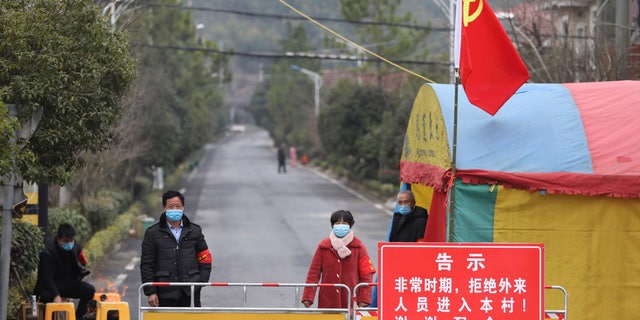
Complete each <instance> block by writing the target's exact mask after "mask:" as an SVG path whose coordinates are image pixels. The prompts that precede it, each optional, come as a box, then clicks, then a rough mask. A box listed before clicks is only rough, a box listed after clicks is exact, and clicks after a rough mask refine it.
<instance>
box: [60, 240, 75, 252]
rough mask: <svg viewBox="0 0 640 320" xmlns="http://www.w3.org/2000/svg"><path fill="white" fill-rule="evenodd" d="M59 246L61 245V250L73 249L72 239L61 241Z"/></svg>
mask: <svg viewBox="0 0 640 320" xmlns="http://www.w3.org/2000/svg"><path fill="white" fill-rule="evenodd" d="M61 247H62V250H64V251H71V249H73V241H72V242H63V243H62V245H61Z"/></svg>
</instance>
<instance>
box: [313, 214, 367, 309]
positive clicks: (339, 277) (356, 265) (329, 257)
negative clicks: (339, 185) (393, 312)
mask: <svg viewBox="0 0 640 320" xmlns="http://www.w3.org/2000/svg"><path fill="white" fill-rule="evenodd" d="M354 223H355V221H354V220H353V215H352V214H351V212H349V211H346V210H338V211H336V212H334V213H332V214H331V227H332V230H331V233H329V237H328V238H325V239H323V240H322V241H320V243H319V244H318V248H317V249H316V252H315V254H314V255H313V260H311V265H310V266H309V272H308V274H307V281H306V283H314V284H316V283H318V282H322V283H333V284H336V283H341V284H344V285H346V286H348V287H349V289H350V290H351V292H353V290H354V288H355V286H356V285H357V284H358V283H363V282H366V283H369V282H371V280H372V277H373V274H374V273H375V272H376V269H375V268H374V267H373V263H371V258H370V257H369V253H368V252H367V248H366V247H365V245H364V243H362V241H361V240H360V239H358V238H357V237H356V236H355V235H354V234H353V230H351V227H353V224H354ZM317 289H318V288H316V287H306V288H305V289H304V293H303V295H302V304H304V306H305V307H307V308H309V307H310V306H311V305H312V304H313V300H314V298H315V295H316V290H317ZM359 291H360V292H358V295H357V297H358V300H357V301H356V303H357V304H358V307H361V308H366V307H368V306H369V305H370V304H371V288H370V287H368V286H367V287H363V288H361V289H360V290H359ZM350 299H351V297H350V296H349V294H348V292H347V290H344V289H340V288H335V287H322V288H320V293H319V295H318V308H347V307H348V306H347V304H348V302H349V301H350Z"/></svg>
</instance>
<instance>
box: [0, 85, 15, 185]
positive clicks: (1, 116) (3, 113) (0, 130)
mask: <svg viewBox="0 0 640 320" xmlns="http://www.w3.org/2000/svg"><path fill="white" fill-rule="evenodd" d="M0 92H1V89H0ZM18 127H19V125H18V120H17V119H16V118H14V117H10V116H9V113H8V109H7V108H6V107H5V105H4V103H2V101H0V145H1V146H4V147H3V148H0V175H2V176H4V175H5V174H7V173H9V172H14V171H15V169H17V168H16V165H15V163H14V157H13V155H14V154H17V153H18V152H19V149H18V147H17V146H16V144H15V143H13V141H15V139H16V137H15V131H16V130H17V129H18Z"/></svg>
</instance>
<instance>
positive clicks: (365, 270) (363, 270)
mask: <svg viewBox="0 0 640 320" xmlns="http://www.w3.org/2000/svg"><path fill="white" fill-rule="evenodd" d="M358 269H359V271H360V274H369V273H376V268H374V267H373V262H371V258H369V257H362V258H360V262H359V263H358Z"/></svg>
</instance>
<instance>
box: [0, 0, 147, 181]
mask: <svg viewBox="0 0 640 320" xmlns="http://www.w3.org/2000/svg"><path fill="white" fill-rule="evenodd" d="M0 38H2V39H3V40H2V41H1V42H0V66H1V67H0V70H3V71H2V72H0V87H1V88H3V89H2V91H1V92H0V94H1V98H2V99H3V100H4V101H9V102H11V103H14V104H16V105H20V106H25V108H26V110H24V111H23V112H22V113H21V115H20V117H21V118H22V119H26V118H29V117H30V116H31V113H32V112H33V111H34V110H35V109H36V108H42V110H43V117H42V120H41V121H40V123H39V125H38V129H37V130H36V132H35V133H34V134H33V136H31V138H30V139H29V142H28V143H26V144H24V148H25V149H27V150H31V151H32V152H33V154H34V155H35V164H33V163H31V162H30V161H24V160H23V161H21V162H20V163H21V165H20V167H21V168H20V169H21V172H22V174H23V176H24V177H25V179H27V180H28V181H37V182H47V183H57V184H64V183H66V182H68V181H69V179H70V177H71V175H72V173H73V172H74V171H75V170H76V169H77V168H79V167H80V165H81V164H82V159H81V158H80V157H79V154H80V153H81V152H82V151H91V152H95V151H99V150H103V149H105V148H106V147H107V146H108V144H109V143H111V142H112V141H114V138H115V136H114V133H113V126H114V124H115V123H116V122H117V121H118V119H119V117H120V115H121V112H122V109H121V107H120V106H118V99H119V98H120V97H121V96H123V95H124V94H125V93H126V91H127V89H128V88H129V84H130V83H131V82H132V81H133V79H134V77H135V65H134V60H133V58H132V57H131V56H130V55H129V52H128V43H127V39H126V37H125V35H124V34H123V33H121V32H118V31H114V30H113V28H112V27H111V25H110V24H109V23H108V22H107V21H106V20H105V19H104V18H103V17H101V14H100V12H99V10H98V9H97V8H96V7H95V6H93V5H91V4H90V3H88V2H87V1H84V0H14V1H2V2H0Z"/></svg>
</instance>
